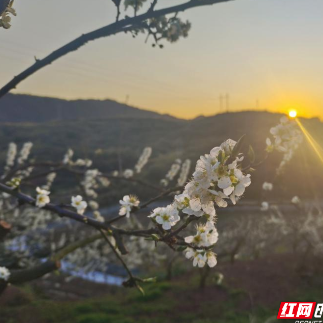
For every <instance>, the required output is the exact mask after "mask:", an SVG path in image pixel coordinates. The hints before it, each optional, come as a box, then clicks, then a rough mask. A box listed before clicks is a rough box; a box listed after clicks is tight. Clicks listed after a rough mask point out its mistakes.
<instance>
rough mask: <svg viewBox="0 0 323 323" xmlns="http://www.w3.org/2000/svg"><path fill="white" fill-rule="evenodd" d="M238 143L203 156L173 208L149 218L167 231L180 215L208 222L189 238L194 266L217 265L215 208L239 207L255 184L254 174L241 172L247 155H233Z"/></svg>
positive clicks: (162, 209) (228, 143) (156, 211)
mask: <svg viewBox="0 0 323 323" xmlns="http://www.w3.org/2000/svg"><path fill="white" fill-rule="evenodd" d="M236 144H237V143H236V142H235V141H233V140H231V139H229V140H227V141H225V142H224V143H223V144H222V145H221V146H220V147H215V148H213V149H212V150H211V152H210V154H206V155H204V156H201V157H200V159H199V160H198V161H197V164H196V168H195V171H194V173H193V177H192V179H191V180H190V181H189V182H188V183H187V184H186V186H185V189H184V191H183V193H182V194H179V195H176V196H175V198H174V202H173V203H172V204H171V205H168V206H167V207H160V208H156V209H154V210H153V212H152V214H151V215H150V216H149V217H150V218H151V219H152V220H153V221H154V222H155V223H156V225H160V226H161V227H162V229H164V230H170V229H171V228H172V227H173V226H175V225H176V224H177V223H178V222H179V221H180V220H181V217H180V212H181V213H182V215H183V217H187V219H192V220H201V219H204V220H205V221H206V222H205V223H203V224H199V225H197V227H196V229H197V232H196V234H195V235H191V236H188V237H186V238H185V242H186V244H187V245H188V248H187V249H186V251H185V255H186V257H187V258H193V259H194V260H193V265H194V266H199V267H203V266H204V265H205V264H208V265H209V266H210V267H213V266H215V265H216V258H215V254H214V253H213V251H211V250H210V249H211V248H212V247H213V246H214V244H215V243H216V242H217V240H218V233H217V229H216V227H215V220H216V210H215V206H218V207H227V205H228V202H227V201H226V200H228V199H230V200H231V202H232V203H233V204H236V202H237V201H238V200H239V199H240V198H241V196H242V195H243V194H244V192H245V189H246V187H248V186H249V185H250V184H251V178H250V175H249V174H244V173H243V171H242V170H241V162H242V160H243V156H241V155H240V154H237V156H234V157H233V156H232V154H233V151H234V148H235V146H236Z"/></svg>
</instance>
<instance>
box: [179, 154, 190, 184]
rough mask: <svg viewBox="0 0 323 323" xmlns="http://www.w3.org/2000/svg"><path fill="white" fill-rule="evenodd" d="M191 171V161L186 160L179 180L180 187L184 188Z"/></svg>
mask: <svg viewBox="0 0 323 323" xmlns="http://www.w3.org/2000/svg"><path fill="white" fill-rule="evenodd" d="M190 169H191V160H190V159H186V160H185V161H184V162H183V164H182V167H181V171H180V174H179V177H178V180H177V185H178V186H183V185H184V184H185V183H186V181H187V178H188V174H189V172H190Z"/></svg>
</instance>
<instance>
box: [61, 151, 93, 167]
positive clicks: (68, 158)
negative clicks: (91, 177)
mask: <svg viewBox="0 0 323 323" xmlns="http://www.w3.org/2000/svg"><path fill="white" fill-rule="evenodd" d="M73 156H74V151H73V150H72V149H70V148H69V149H68V150H67V152H66V154H65V155H64V158H63V164H65V165H70V166H80V167H87V168H88V167H91V166H92V160H90V159H81V158H79V159H77V160H76V161H73V160H72V158H73Z"/></svg>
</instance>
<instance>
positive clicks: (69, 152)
mask: <svg viewBox="0 0 323 323" xmlns="http://www.w3.org/2000/svg"><path fill="white" fill-rule="evenodd" d="M73 155H74V151H73V150H72V149H70V148H69V149H68V150H67V152H66V154H65V155H64V158H63V164H70V162H71V161H72V157H73Z"/></svg>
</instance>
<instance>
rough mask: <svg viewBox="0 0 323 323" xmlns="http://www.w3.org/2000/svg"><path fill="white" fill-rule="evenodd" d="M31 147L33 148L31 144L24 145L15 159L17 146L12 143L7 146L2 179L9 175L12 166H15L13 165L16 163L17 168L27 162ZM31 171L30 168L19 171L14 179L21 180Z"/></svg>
mask: <svg viewBox="0 0 323 323" xmlns="http://www.w3.org/2000/svg"><path fill="white" fill-rule="evenodd" d="M32 146H33V143H32V142H26V143H24V144H23V146H22V148H21V150H20V152H19V155H18V157H17V145H16V144H15V143H14V142H11V143H10V144H9V147H8V152H7V160H6V165H5V172H4V175H3V177H4V176H5V175H7V174H8V173H9V171H10V170H11V169H12V168H13V166H15V163H17V165H18V166H22V165H23V164H24V163H25V162H26V161H27V159H28V157H29V155H30V151H31V148H32ZM16 157H17V158H16ZM32 171H33V167H31V166H30V167H27V168H25V169H20V170H18V171H17V172H16V177H17V178H20V179H23V178H25V177H27V176H29V175H30V173H31V172H32Z"/></svg>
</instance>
